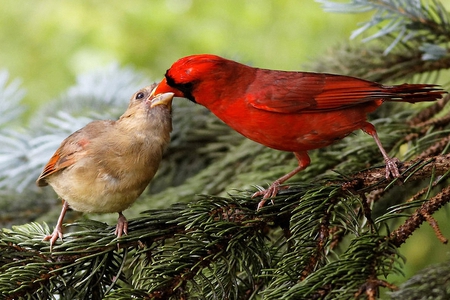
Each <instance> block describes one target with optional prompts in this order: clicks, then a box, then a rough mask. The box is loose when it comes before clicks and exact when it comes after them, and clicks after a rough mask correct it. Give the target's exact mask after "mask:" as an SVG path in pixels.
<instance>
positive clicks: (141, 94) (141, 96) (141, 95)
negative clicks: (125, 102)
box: [136, 92, 144, 99]
mask: <svg viewBox="0 0 450 300" xmlns="http://www.w3.org/2000/svg"><path fill="white" fill-rule="evenodd" d="M142 98H144V93H143V92H139V93H137V94H136V99H142Z"/></svg>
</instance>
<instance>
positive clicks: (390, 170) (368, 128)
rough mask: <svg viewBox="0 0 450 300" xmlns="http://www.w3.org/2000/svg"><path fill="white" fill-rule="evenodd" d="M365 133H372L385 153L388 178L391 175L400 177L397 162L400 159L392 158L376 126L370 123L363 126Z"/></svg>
mask: <svg viewBox="0 0 450 300" xmlns="http://www.w3.org/2000/svg"><path fill="white" fill-rule="evenodd" d="M361 129H362V130H363V131H364V132H365V133H367V134H370V135H371V136H372V137H373V139H374V140H375V143H376V144H377V146H378V149H380V152H381V155H383V158H384V162H385V164H386V179H389V178H390V177H391V176H392V177H393V178H397V177H400V172H399V171H398V166H397V163H398V162H399V160H398V159H397V158H395V157H394V158H390V157H389V155H388V154H387V152H386V150H384V148H383V145H382V144H381V141H380V138H379V137H378V134H377V131H376V130H375V126H373V125H372V124H370V123H366V125H365V126H364V127H362V128H361Z"/></svg>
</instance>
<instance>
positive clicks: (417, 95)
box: [383, 83, 447, 103]
mask: <svg viewBox="0 0 450 300" xmlns="http://www.w3.org/2000/svg"><path fill="white" fill-rule="evenodd" d="M383 88H384V91H383V92H384V93H386V94H387V97H385V98H384V100H386V101H401V102H409V103H415V102H424V101H436V100H437V99H440V98H441V97H442V95H444V94H447V92H446V91H444V90H443V89H442V88H440V87H439V86H438V85H435V84H408V83H404V84H400V85H392V86H386V85H383Z"/></svg>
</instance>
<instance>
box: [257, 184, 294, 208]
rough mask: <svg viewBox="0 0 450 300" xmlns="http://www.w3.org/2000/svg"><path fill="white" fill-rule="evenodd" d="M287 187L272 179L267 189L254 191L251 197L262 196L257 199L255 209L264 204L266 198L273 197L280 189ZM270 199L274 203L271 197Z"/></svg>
mask: <svg viewBox="0 0 450 300" xmlns="http://www.w3.org/2000/svg"><path fill="white" fill-rule="evenodd" d="M287 188H288V187H287V186H280V183H279V182H278V181H274V182H273V183H272V184H271V185H270V186H269V187H268V188H267V189H265V190H261V191H257V192H256V193H254V194H253V195H252V198H256V197H260V196H262V197H263V198H262V200H261V201H259V203H258V207H257V209H256V210H257V211H258V210H260V209H261V208H262V207H263V206H264V204H265V203H266V202H267V200H268V199H270V198H274V197H275V196H276V195H277V194H278V192H279V191H280V190H284V189H287ZM270 201H271V202H272V204H274V203H273V199H271V200H270Z"/></svg>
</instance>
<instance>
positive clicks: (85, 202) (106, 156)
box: [36, 86, 174, 251]
mask: <svg viewBox="0 0 450 300" xmlns="http://www.w3.org/2000/svg"><path fill="white" fill-rule="evenodd" d="M153 87H154V86H148V87H146V88H143V89H141V90H139V91H138V92H136V93H135V94H134V95H133V97H132V98H131V100H130V104H129V106H128V109H127V110H126V111H125V113H124V114H123V115H122V116H121V117H120V118H119V120H117V121H111V120H102V121H93V122H91V123H89V124H88V125H86V126H85V127H83V128H82V129H80V130H78V131H76V132H74V133H72V134H71V135H70V136H69V137H67V138H66V139H65V140H64V141H63V142H62V143H61V145H60V147H59V148H58V150H56V152H55V154H54V155H53V156H52V158H51V159H50V161H49V162H48V163H47V165H46V166H45V167H44V170H43V171H42V174H41V175H40V176H39V178H38V179H37V181H36V184H37V185H38V186H46V185H50V186H52V188H53V189H54V190H55V192H56V193H57V194H58V196H59V197H60V198H61V199H62V200H63V207H62V211H61V214H60V216H59V218H58V222H57V224H56V227H55V229H54V231H53V233H52V234H51V235H48V236H46V237H45V238H44V240H46V241H47V240H50V251H51V250H52V247H53V245H54V243H55V242H56V240H57V239H58V237H59V238H61V239H62V237H63V233H62V222H63V219H64V215H65V214H66V211H67V209H68V208H69V207H71V208H72V209H74V210H77V211H82V212H88V213H114V212H116V213H119V219H118V221H117V226H116V231H115V234H116V235H117V236H118V237H120V236H122V234H127V233H128V222H127V219H126V218H125V216H124V215H123V214H122V211H123V210H125V209H127V208H128V207H129V206H130V205H131V204H133V202H134V201H135V200H136V199H137V198H138V197H139V196H140V195H141V193H142V192H143V191H144V189H145V188H146V187H147V185H148V184H149V182H150V181H151V180H152V178H153V176H154V175H155V173H156V171H157V170H158V166H159V163H160V162H161V159H162V155H163V152H164V150H165V148H166V146H167V145H168V144H169V141H170V132H171V131H172V118H171V108H172V99H173V96H174V94H173V93H164V94H160V95H156V96H154V97H153V96H150V93H151V91H152V88H153Z"/></svg>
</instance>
